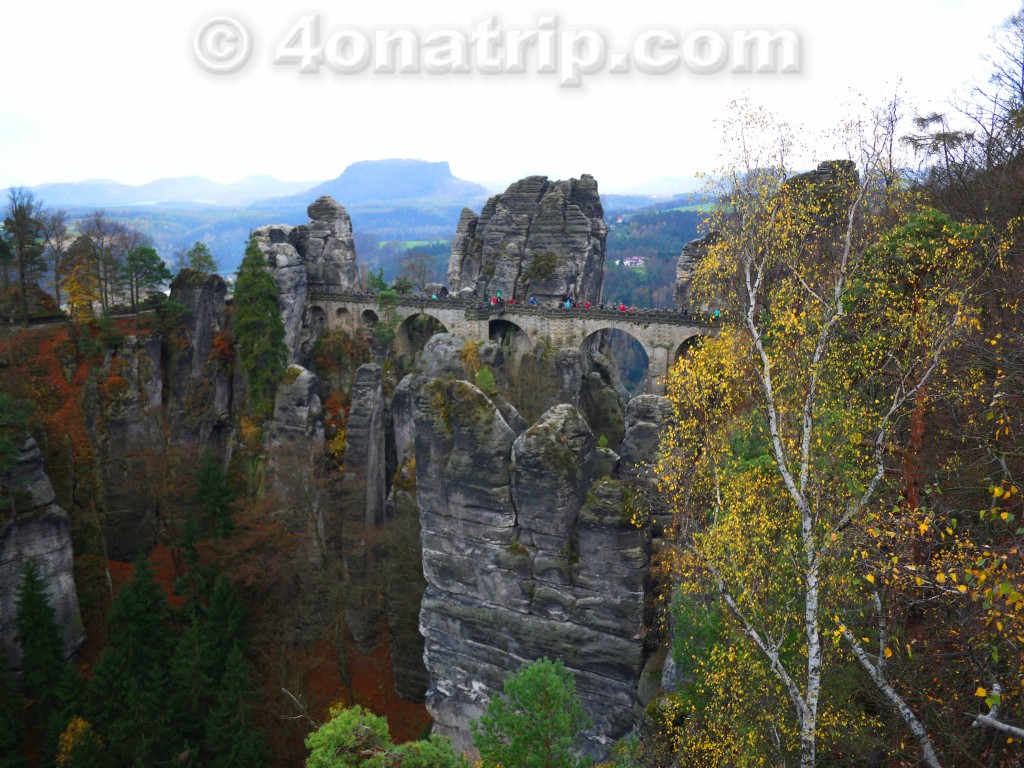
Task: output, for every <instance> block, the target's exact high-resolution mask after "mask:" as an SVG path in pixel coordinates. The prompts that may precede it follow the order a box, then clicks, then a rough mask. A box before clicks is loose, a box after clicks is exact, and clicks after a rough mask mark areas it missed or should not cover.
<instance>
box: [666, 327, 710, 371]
mask: <svg viewBox="0 0 1024 768" xmlns="http://www.w3.org/2000/svg"><path fill="white" fill-rule="evenodd" d="M702 341H704V336H702V335H701V334H699V333H695V334H693V335H692V336H687V337H686V338H685V339H683V340H682V341H681V342H680V343H679V345H678V346H677V347H676V348H675V351H674V352H673V353H672V359H671V360H670V361H669V363H670V365H671V366H674V365H675V364H676V363H677V362H679V359H680V358H682V357H686V356H687V355H689V354H690V353H691V352H692V351H693V350H695V349H696V348H697V347H698V346H699V345H700V344H701V342H702Z"/></svg>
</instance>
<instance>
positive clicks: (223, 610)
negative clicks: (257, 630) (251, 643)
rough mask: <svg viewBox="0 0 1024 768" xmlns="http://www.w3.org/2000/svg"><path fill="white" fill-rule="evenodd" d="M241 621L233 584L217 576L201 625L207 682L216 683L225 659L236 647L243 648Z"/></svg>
mask: <svg viewBox="0 0 1024 768" xmlns="http://www.w3.org/2000/svg"><path fill="white" fill-rule="evenodd" d="M244 619H245V609H244V608H243V607H242V603H241V601H240V600H239V599H238V592H237V591H236V590H235V587H234V585H233V584H232V583H231V581H230V579H228V578H227V577H225V576H220V577H218V579H217V581H216V583H215V584H214V586H213V593H212V594H211V595H210V604H209V606H208V607H207V609H206V612H205V616H204V620H203V623H202V641H203V651H204V653H203V656H204V661H205V668H206V675H207V676H208V677H209V679H210V680H219V679H220V678H221V676H222V675H223V674H224V672H225V669H226V667H227V663H228V656H229V655H230V654H231V649H232V648H233V647H234V646H235V645H240V646H241V647H242V648H244V647H245V646H244V643H243V640H242V621H243V620H244Z"/></svg>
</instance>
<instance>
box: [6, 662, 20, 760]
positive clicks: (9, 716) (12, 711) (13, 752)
mask: <svg viewBox="0 0 1024 768" xmlns="http://www.w3.org/2000/svg"><path fill="white" fill-rule="evenodd" d="M21 708H22V702H21V697H20V696H19V695H18V691H17V687H16V686H15V684H14V680H13V679H12V678H11V676H10V675H9V674H8V673H7V669H6V665H0V768H24V766H25V753H24V748H23V745H22V732H21V723H20V721H19V719H18V716H19V714H20V712H21Z"/></svg>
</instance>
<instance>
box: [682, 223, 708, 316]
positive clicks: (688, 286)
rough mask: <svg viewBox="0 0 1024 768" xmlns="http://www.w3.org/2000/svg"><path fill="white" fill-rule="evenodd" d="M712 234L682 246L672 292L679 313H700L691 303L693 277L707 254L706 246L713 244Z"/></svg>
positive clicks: (698, 308)
mask: <svg viewBox="0 0 1024 768" xmlns="http://www.w3.org/2000/svg"><path fill="white" fill-rule="evenodd" d="M714 238H715V235H714V233H711V234H708V235H705V236H704V237H701V238H698V239H697V240H691V241H690V242H688V243H687V244H686V245H684V246H683V252H682V253H680V254H679V261H677V262H676V283H675V290H674V292H673V298H674V303H675V307H676V309H677V310H678V311H680V312H689V313H691V314H696V313H697V312H698V311H700V307H697V306H695V305H694V303H693V275H694V273H695V272H696V271H697V267H698V265H699V264H700V261H701V259H703V258H704V254H705V253H707V249H708V246H709V245H711V244H712V243H713V242H714Z"/></svg>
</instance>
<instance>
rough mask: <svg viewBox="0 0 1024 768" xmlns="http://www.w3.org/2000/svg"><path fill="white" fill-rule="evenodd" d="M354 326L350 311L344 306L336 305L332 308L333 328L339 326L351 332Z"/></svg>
mask: <svg viewBox="0 0 1024 768" xmlns="http://www.w3.org/2000/svg"><path fill="white" fill-rule="evenodd" d="M354 326H355V319H354V318H353V317H352V313H351V312H349V311H348V309H346V308H345V307H338V308H337V309H336V310H334V326H333V327H334V328H340V329H341V330H343V331H346V332H351V330H352V328H353V327H354Z"/></svg>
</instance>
